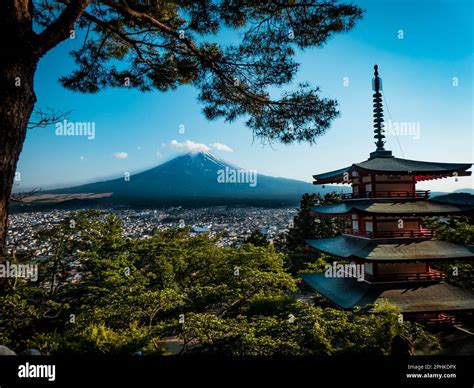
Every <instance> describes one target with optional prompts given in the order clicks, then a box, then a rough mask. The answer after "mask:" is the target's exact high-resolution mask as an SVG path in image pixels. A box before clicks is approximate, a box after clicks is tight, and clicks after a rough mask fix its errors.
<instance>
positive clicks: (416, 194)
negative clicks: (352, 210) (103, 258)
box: [341, 190, 430, 199]
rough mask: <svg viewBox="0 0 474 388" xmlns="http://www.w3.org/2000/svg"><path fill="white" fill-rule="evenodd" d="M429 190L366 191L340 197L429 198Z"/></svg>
mask: <svg viewBox="0 0 474 388" xmlns="http://www.w3.org/2000/svg"><path fill="white" fill-rule="evenodd" d="M429 196H430V190H416V191H376V192H372V191H367V192H366V193H365V194H355V193H344V194H341V197H342V199H360V198H429Z"/></svg>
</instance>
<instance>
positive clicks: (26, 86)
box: [0, 0, 38, 261]
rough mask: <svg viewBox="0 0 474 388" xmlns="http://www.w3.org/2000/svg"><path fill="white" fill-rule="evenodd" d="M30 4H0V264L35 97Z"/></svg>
mask: <svg viewBox="0 0 474 388" xmlns="http://www.w3.org/2000/svg"><path fill="white" fill-rule="evenodd" d="M28 6H29V2H28V1H22V0H2V1H0V244H1V245H0V248H1V249H0V261H1V260H3V258H4V255H5V253H6V252H5V241H6V233H7V223H8V201H9V199H10V195H11V191H12V186H13V180H14V177H15V171H16V165H17V162H18V158H19V156H20V152H21V149H22V147H23V142H24V140H25V137H26V129H27V125H28V121H29V119H30V116H31V113H32V111H33V108H34V105H35V102H36V96H35V93H34V87H33V79H34V74H35V71H36V65H37V62H38V57H37V55H35V54H34V50H33V45H34V33H33V31H32V28H31V16H30V10H29V9H28Z"/></svg>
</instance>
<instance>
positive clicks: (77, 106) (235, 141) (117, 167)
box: [18, 0, 474, 191]
mask: <svg viewBox="0 0 474 388" xmlns="http://www.w3.org/2000/svg"><path fill="white" fill-rule="evenodd" d="M355 3H356V4H358V5H360V6H361V7H362V8H364V9H365V10H366V12H365V15H364V18H363V19H362V20H361V21H359V23H358V24H357V26H356V27H355V29H353V30H352V31H350V32H349V33H347V34H341V35H335V36H334V37H333V38H331V39H330V40H329V41H328V42H327V44H326V45H325V46H324V47H322V48H318V49H311V50H306V51H304V52H299V53H298V54H297V56H296V60H297V61H298V62H299V63H300V64H301V66H300V71H299V73H298V77H297V79H295V83H297V82H300V81H303V80H307V81H309V82H310V83H311V84H312V85H319V86H320V87H321V90H322V96H325V97H331V98H335V99H337V100H338V102H339V110H340V111H341V117H340V118H339V119H336V120H335V121H334V122H333V125H332V128H331V129H330V130H329V131H328V132H327V133H326V134H325V135H324V136H323V137H321V138H320V139H319V141H318V142H317V144H316V145H314V146H309V145H307V144H295V145H282V144H274V145H273V146H272V147H270V146H262V144H261V143H260V142H259V141H258V140H256V139H253V136H252V133H251V131H250V130H249V129H248V128H246V127H245V125H244V122H243V120H241V121H237V122H234V123H232V124H228V123H224V122H223V121H222V120H218V121H212V122H209V121H207V120H206V119H205V118H204V116H203V115H202V114H201V109H202V106H201V105H200V104H199V103H198V101H197V98H196V97H197V91H196V90H195V89H193V88H192V87H189V86H185V87H180V88H178V89H177V90H176V91H171V92H166V93H161V92H152V93H140V92H138V91H135V90H133V89H127V90H124V89H106V90H103V91H101V92H99V93H97V94H93V95H84V94H80V93H75V92H71V91H68V90H65V89H64V88H62V87H61V85H60V84H59V82H58V78H59V76H61V75H65V74H68V73H69V71H70V70H71V69H72V67H73V64H72V60H71V58H70V56H69V55H68V51H69V50H70V49H71V48H73V47H74V45H75V44H77V43H79V42H78V40H76V41H72V40H70V41H67V42H65V43H63V44H61V45H60V46H59V47H57V48H55V49H54V50H53V51H51V52H50V53H49V54H48V55H47V56H46V57H45V58H43V59H42V61H41V62H40V64H39V68H38V72H37V74H36V79H35V84H36V93H37V97H38V103H37V107H41V108H45V107H52V108H55V109H57V110H59V111H61V110H63V111H67V110H73V112H72V114H71V115H70V116H69V120H71V121H86V122H95V125H96V137H95V139H94V140H88V139H87V138H85V137H84V138H82V137H67V136H64V137H60V136H56V135H55V128H54V126H50V127H47V128H38V129H32V130H30V131H29V133H28V135H27V139H26V142H25V144H24V147H23V151H22V154H21V157H20V162H19V165H18V171H19V172H20V173H21V187H22V188H29V187H41V188H48V187H63V186H69V185H72V184H78V183H82V182H91V181H95V180H97V179H102V178H106V177H116V176H119V175H123V172H125V171H128V172H135V171H140V170H144V169H147V168H149V167H152V166H155V165H157V164H160V163H162V162H164V161H166V160H168V159H170V158H172V157H174V156H176V155H178V154H180V153H182V152H184V151H183V150H184V149H185V146H184V145H183V144H184V143H185V142H186V141H188V143H187V144H188V145H189V144H192V143H191V142H193V143H196V144H205V145H207V146H209V145H210V144H214V143H219V144H223V145H227V146H228V147H229V148H231V149H232V150H233V152H228V151H227V152H226V151H222V150H219V149H216V147H211V148H212V151H211V152H212V153H214V154H215V155H216V156H219V157H221V158H222V159H224V160H227V161H229V162H231V163H233V164H235V165H238V166H240V167H243V168H248V169H256V170H257V171H258V172H259V173H262V174H266V175H272V176H283V177H288V178H295V179H301V180H305V181H311V176H312V175H313V174H315V173H321V172H325V171H329V170H333V169H338V168H341V167H345V166H347V165H350V164H351V163H353V162H354V163H355V162H361V161H363V160H365V159H367V157H368V154H369V153H370V152H371V151H373V150H374V148H375V146H374V144H373V139H372V137H373V133H372V130H373V128H372V90H371V79H372V75H373V65H374V64H375V63H377V64H378V65H379V72H380V76H381V77H382V79H383V88H384V96H385V99H386V102H387V106H388V108H389V110H390V116H389V114H388V112H387V109H385V117H386V119H390V117H391V119H392V120H393V122H404V123H415V124H416V125H419V130H420V132H419V134H420V136H419V137H418V136H416V135H415V136H413V135H412V136H399V142H400V145H401V149H400V146H399V144H398V141H397V139H396V138H395V137H394V136H389V137H388V139H387V144H386V148H388V149H391V150H392V151H393V153H394V154H395V156H398V157H405V158H407V159H416V160H427V161H444V162H460V163H461V162H472V161H474V157H473V156H474V155H473V150H474V146H473V110H472V107H473V70H472V63H473V35H474V34H473V32H474V31H473V16H472V15H473V5H472V4H473V3H472V2H471V1H469V0H465V1H461V0H456V1H452V0H432V1H428V0H425V1H421V0H411V1H410V0H364V1H356V2H355ZM400 30H402V33H403V39H399V37H400ZM224 38H227V39H229V36H227V35H226V36H225V37H224ZM345 77H347V78H345ZM454 78H455V79H456V80H457V86H454V85H453V79H454ZM347 81H348V85H347ZM344 83H346V84H344ZM290 88H291V86H290ZM182 125H184V134H182V133H180V131H179V129H180V126H182ZM173 140H175V141H176V143H177V145H178V146H176V145H175V146H172V145H171V142H172V141H173ZM176 143H175V144H176ZM180 145H181V146H180ZM218 148H223V147H218ZM119 153H121V154H119ZM124 154H127V157H126V158H117V157H116V156H117V155H122V156H124ZM114 155H115V156H114ZM472 182H473V181H472V178H460V179H459V181H458V182H455V181H454V179H451V178H450V179H444V180H438V181H432V182H427V183H423V184H420V185H419V187H420V188H422V189H423V188H431V189H432V190H435V191H450V190H455V189H459V188H464V187H473V184H472Z"/></svg>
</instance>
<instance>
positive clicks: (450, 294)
mask: <svg viewBox="0 0 474 388" xmlns="http://www.w3.org/2000/svg"><path fill="white" fill-rule="evenodd" d="M300 276H301V278H302V279H303V280H304V281H305V282H306V283H307V284H308V285H309V286H310V287H311V288H313V289H314V290H316V291H317V292H318V293H320V294H321V295H323V296H324V297H326V298H328V299H329V300H331V301H332V302H333V303H335V304H337V305H338V306H340V307H341V308H343V309H352V308H354V307H356V306H359V307H364V306H366V305H368V304H375V303H381V302H382V301H383V300H384V299H385V300H387V301H388V302H389V303H390V304H392V305H395V306H397V307H398V308H399V309H400V312H401V313H421V312H440V311H468V310H473V309H474V292H472V291H470V290H464V289H462V288H459V287H455V286H452V285H450V284H446V283H413V282H410V283H409V284H408V283H391V284H390V283H389V284H387V283H384V284H369V283H367V282H361V281H358V280H357V279H354V278H328V277H326V276H324V273H305V274H301V275H300Z"/></svg>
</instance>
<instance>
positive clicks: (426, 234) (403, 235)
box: [344, 229, 435, 239]
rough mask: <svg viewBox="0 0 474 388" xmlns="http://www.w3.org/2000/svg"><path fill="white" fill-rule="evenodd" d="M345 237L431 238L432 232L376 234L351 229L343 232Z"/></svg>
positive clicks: (410, 231) (413, 231) (408, 231)
mask: <svg viewBox="0 0 474 388" xmlns="http://www.w3.org/2000/svg"><path fill="white" fill-rule="evenodd" d="M344 234H345V235H349V236H357V237H365V238H426V239H429V238H433V237H434V236H435V234H434V231H433V230H430V229H420V230H385V231H377V232H375V233H374V232H369V231H360V230H353V229H346V230H344Z"/></svg>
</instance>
